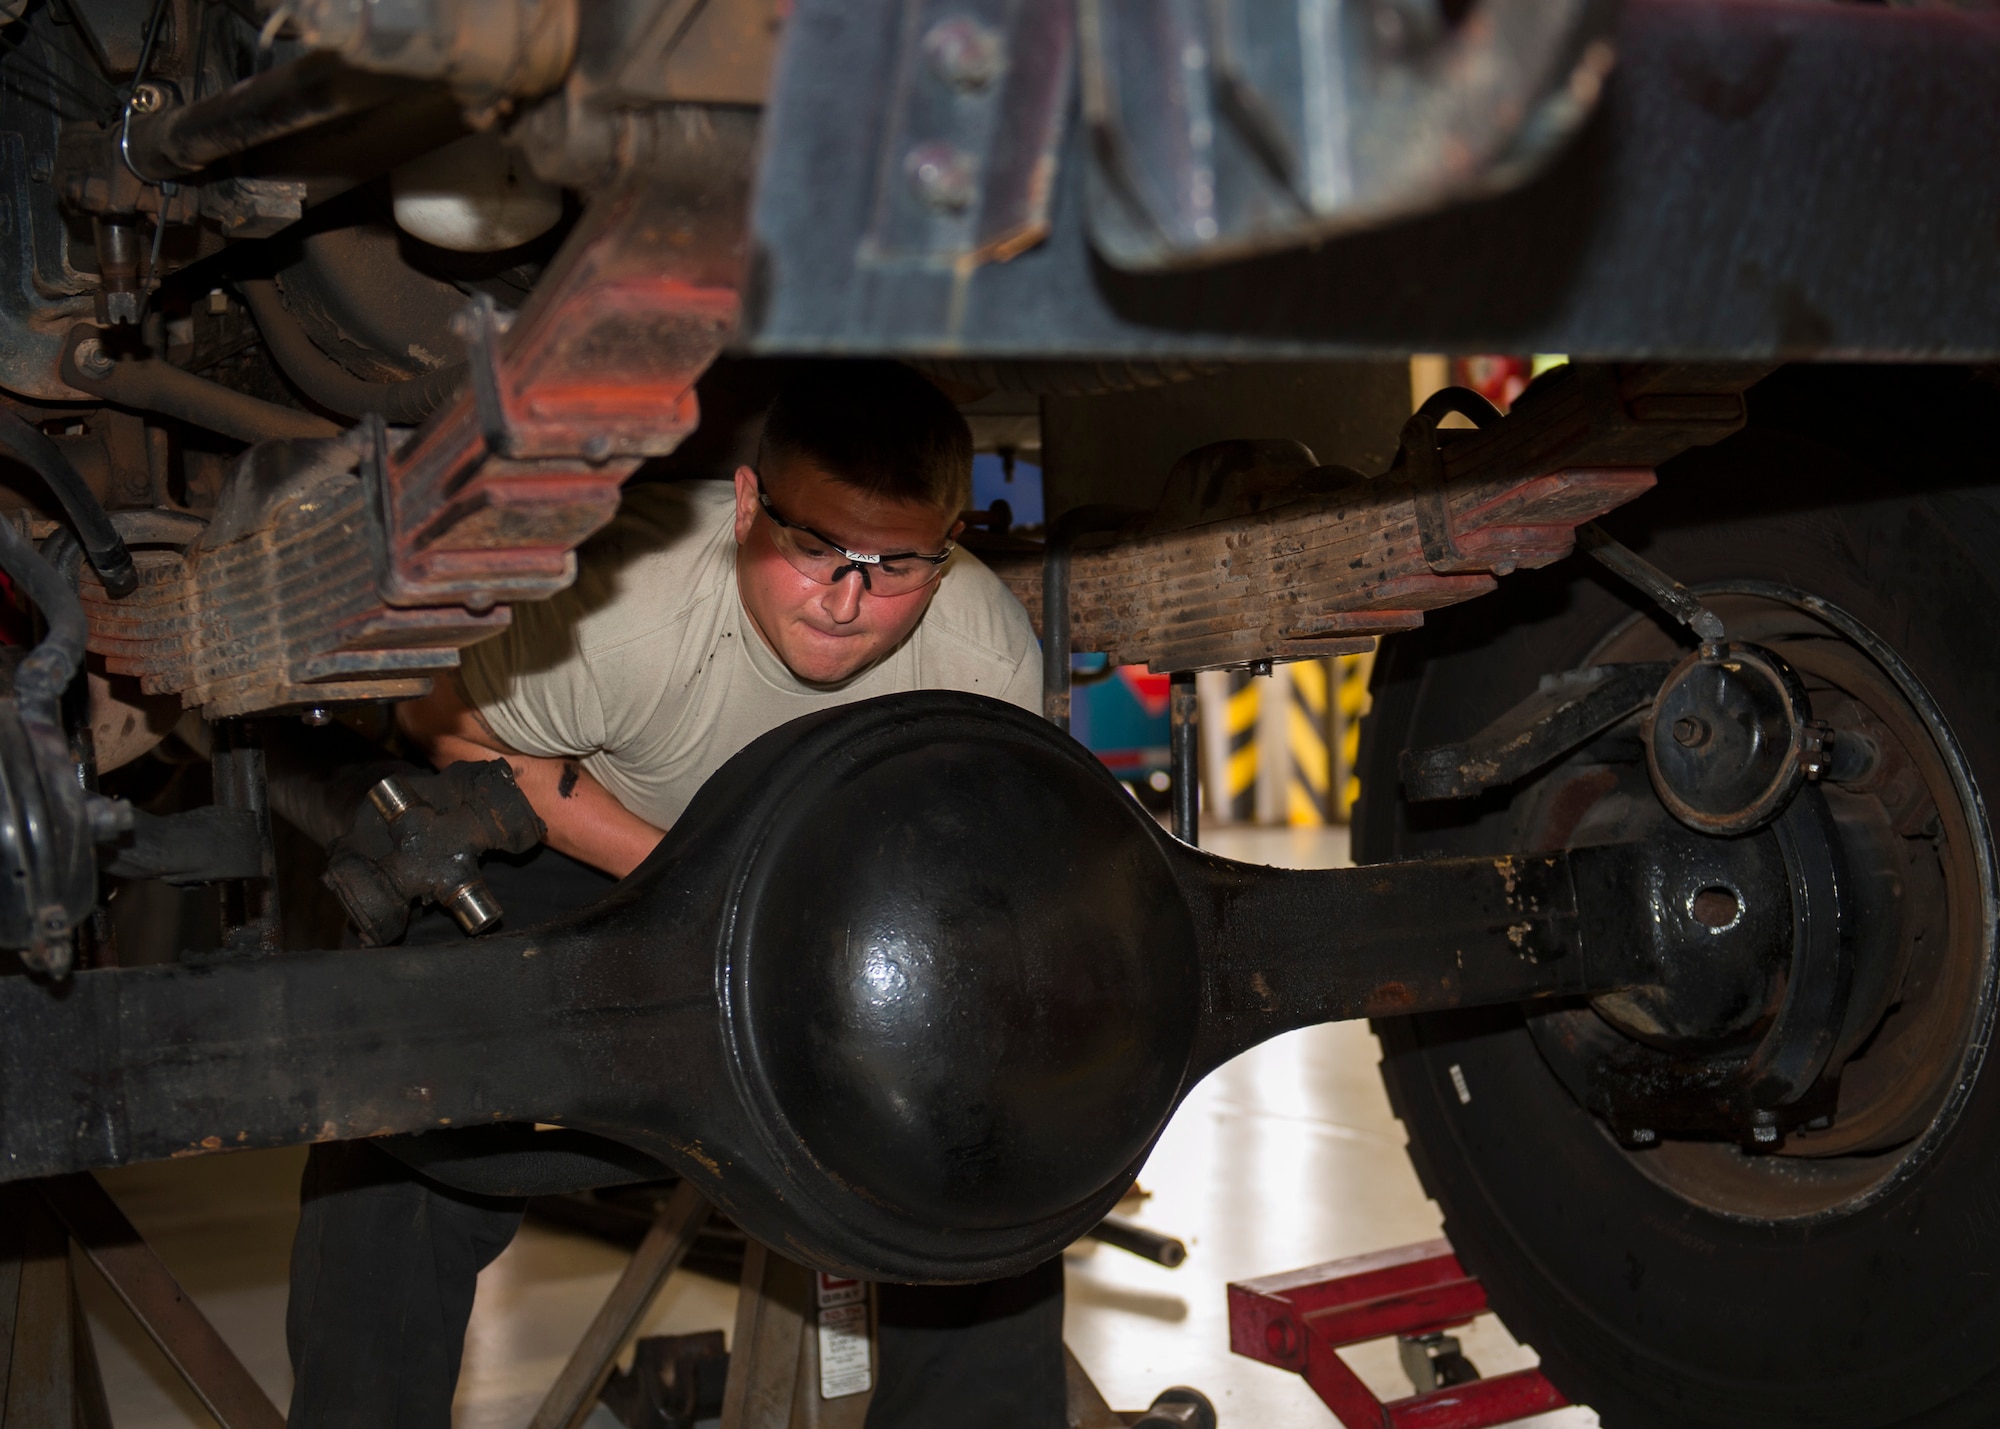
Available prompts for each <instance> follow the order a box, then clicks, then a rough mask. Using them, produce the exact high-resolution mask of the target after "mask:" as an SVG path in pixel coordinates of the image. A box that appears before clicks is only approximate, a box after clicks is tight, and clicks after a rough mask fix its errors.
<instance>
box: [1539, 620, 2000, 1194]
mask: <svg viewBox="0 0 2000 1429" xmlns="http://www.w3.org/2000/svg"><path fill="white" fill-rule="evenodd" d="M1709 599H1710V601H1711V603H1712V604H1713V605H1714V606H1715V607H1716V608H1717V609H1718V610H1720V611H1722V612H1723V613H1724V614H1725V615H1726V616H1727V617H1728V625H1729V629H1730V631H1731V633H1732V634H1734V635H1736V636H1737V637H1738V641H1737V642H1736V643H1734V644H1732V645H1731V646H1729V647H1715V646H1711V647H1708V648H1706V649H1704V650H1702V651H1698V652H1696V653H1695V654H1692V655H1685V657H1684V658H1683V659H1682V661H1681V663H1680V665H1679V666H1677V667H1676V669H1675V671H1674V674H1673V675H1672V676H1670V677H1669V679H1668V681H1667V682H1666V684H1665V686H1663V689H1662V693H1661V696H1660V698H1659V699H1658V700H1657V701H1656V703H1655V706H1654V709H1653V711H1652V712H1651V713H1650V715H1649V716H1647V717H1645V718H1643V719H1639V720H1634V721H1632V722H1631V723H1630V724H1628V725H1627V726H1626V727H1625V729H1624V730H1623V731H1622V732H1621V733H1620V734H1618V735H1616V736H1614V737H1612V738H1610V739H1607V740H1600V741H1598V743H1597V744H1596V745H1594V746H1593V747H1592V748H1590V749H1587V750H1585V751H1583V752H1582V753H1580V754H1579V755H1577V756H1575V757H1573V758H1572V759H1570V760H1569V761H1566V762H1565V763H1564V764H1562V765H1559V766H1558V767H1557V768H1556V769H1555V770H1554V771H1553V772H1552V773H1551V775H1550V776H1548V777H1546V778H1544V779H1543V780H1542V781H1541V782H1540V784H1539V785H1538V787H1537V788H1536V789H1535V791H1534V792H1533V794H1532V795H1531V796H1530V797H1529V798H1528V799H1526V800H1523V801H1522V802H1521V803H1520V804H1518V805H1517V810H1518V811H1519V812H1518V813H1517V818H1519V819H1520V820H1521V821H1522V823H1523V825H1524V827H1522V828H1521V830H1520V833H1521V835H1522V838H1521V842H1522V843H1523V844H1524V845H1526V846H1531V847H1554V846H1561V845H1578V844H1587V843H1593V842H1599V841H1605V840H1609V839H1613V838H1633V837H1641V838H1644V839H1646V840H1647V841H1648V843H1649V846H1652V847H1656V848H1657V849H1658V850H1659V854H1658V857H1657V859H1656V860H1655V863H1654V866H1653V873H1652V875H1651V876H1650V878H1649V880H1648V882H1647V886H1646V887H1644V888H1642V889H1635V890H1633V894H1634V896H1637V897H1642V898H1644V899H1646V900H1648V902H1649V903H1650V905H1651V906H1652V907H1653V908H1654V910H1655V926H1656V927H1657V929H1658V930H1659V931H1658V935H1657V936H1658V940H1659V944H1658V947H1659V951H1658V960H1659V963H1660V966H1661V969H1662V977H1661V979H1660V981H1659V983H1658V985H1657V986H1654V987H1648V988H1643V989H1639V990H1636V991H1632V992H1625V993H1620V994H1616V995H1613V996H1609V997H1602V998H1598V999H1595V1000H1594V1001H1592V1002H1591V1003H1590V1004H1588V1005H1586V1006H1574V1007H1569V1008H1563V1009H1560V1010H1556V1011H1551V1012H1546V1013H1540V1014H1537V1015H1534V1016H1531V1018H1530V1019H1529V1022H1530V1027H1531V1029H1532V1032H1533V1035H1534V1037H1535V1040H1536V1042H1537V1045H1538V1046H1539V1048H1540V1050H1541V1051H1542V1054H1543V1056H1544V1058H1545V1059H1546V1060H1547V1061H1548V1063H1549V1064H1550V1066H1551V1067H1552V1068H1553V1069H1554V1070H1555V1072H1556V1073H1557V1075H1558V1076H1559V1077H1560V1078H1561V1080H1562V1081H1563V1082H1564V1084H1565V1086H1566V1087H1567V1088H1568V1089H1569V1090H1570V1092H1571V1093H1572V1094H1573V1095H1574V1096H1575V1097H1576V1098H1577V1099H1578V1101H1579V1102H1581V1103H1582V1104H1583V1105H1585V1106H1586V1107H1588V1108H1589V1109H1590V1110H1591V1111H1593V1112H1594V1113H1595V1114H1597V1115H1598V1116H1599V1117H1600V1118H1601V1119H1602V1121H1603V1122H1604V1123H1605V1125H1606V1126H1607V1127H1608V1128H1609V1129H1610V1130H1611V1132H1612V1133H1613V1134H1614V1135H1615V1136H1617V1137H1618V1138H1619V1139H1620V1140H1621V1141H1623V1142H1624V1143H1625V1144H1626V1145H1627V1146H1628V1147H1631V1148H1632V1149H1633V1155H1634V1158H1635V1162H1636V1164H1638V1165H1639V1166H1640V1167H1642V1168H1643V1169H1644V1170H1645V1171H1646V1172H1647V1173H1648V1174H1649V1175H1650V1176H1652V1177H1654V1179H1656V1180H1660V1181H1662V1182H1663V1183H1664V1184H1667V1185H1668V1186H1669V1187H1671V1188H1672V1189H1674V1190H1675V1191H1676V1192H1678V1193H1680V1194H1682V1195H1684V1196H1686V1197H1687V1198H1689V1199H1691V1200H1694V1201H1696V1202H1698V1203H1700V1204H1702V1205H1704V1206H1706V1207H1708V1208H1710V1209H1714V1210H1718V1211H1722V1212H1724V1213H1729V1214H1737V1215H1748V1216H1751V1217H1754V1218H1789V1217H1793V1216H1797V1215H1801V1214H1805V1215H1816V1214H1825V1213H1829V1212H1833V1211H1836V1210H1839V1209H1842V1208H1847V1207H1852V1206H1856V1205H1859V1204H1863V1203H1865V1202H1866V1201H1867V1200H1869V1199H1872V1198H1873V1197H1874V1196H1875V1195H1876V1194H1879V1192H1880V1191H1881V1189H1882V1188H1883V1187H1885V1186H1887V1185H1888V1184H1890V1183H1892V1182H1893V1181H1894V1180H1895V1179H1896V1178H1897V1177H1898V1176H1899V1175H1900V1174H1902V1171H1901V1168H1902V1167H1904V1166H1905V1165H1906V1164H1914V1161H1915V1159H1916V1158H1918V1157H1920V1156H1921V1155H1922V1154H1923V1152H1924V1148H1925V1147H1927V1146H1928V1145H1930V1144H1931V1143H1932V1141H1933V1140H1934V1139H1935V1137H1936V1136H1937V1135H1938V1134H1940V1132H1941V1130H1942V1128H1943V1127H1944V1126H1945V1125H1946V1124H1947V1123H1948V1121H1949V1108H1950V1106H1951V1104H1952V1095H1953V1088H1954V1087H1955V1086H1956V1085H1958V1083H1959V1081H1960V1080H1962V1074H1963V1069H1964V1066H1965V1062H1966V1059H1967V1058H1968V1057H1970V1056H1973V1055H1976V1051H1977V1049H1976V1048H1975V1047H1974V1046H1973V1045H1972V1044H1973V1041H1974V1036H1973V1034H1974V1031H1975V1029H1976V1026H1977V1025H1978V1021H1979V1016H1980V1013H1979V1008H1980V1005H1981V999H1980V988H1981V987H1982V986H1983V985H1984V981H1985V978H1986V971H1987V950H1986V946H1985V940H1984V938H1983V937H1982V935H1981V933H1980V929H1981V928H1982V926H1983V924H1982V922H1981V919H1980V917H1979V906H1980V905H1979V893H1978V889H1979V878H1978V869H1977V865H1976V862H1975V859H1976V849H1977V848H1978V846H1979V845H1978V843H1977V840H1976V838H1975V826H1976V817H1977V816H1976V808H1975V807H1974V806H1973V805H1972V804H1971V802H1970V797H1969V795H1968V794H1967V792H1966V791H1967V789H1968V788H1969V785H1966V784H1965V781H1964V780H1963V778H1961V777H1959V776H1958V775H1956V774H1955V773H1954V770H1955V769H1956V768H1957V766H1956V765H1955V764H1954V762H1953V761H1954V759H1955V758H1956V756H1955V753H1954V746H1953V745H1952V744H1951V741H1950V735H1949V731H1948V730H1945V729H1944V728H1943V726H1942V723H1941V721H1940V720H1939V719H1938V718H1937V717H1936V715H1935V713H1934V712H1933V711H1932V710H1931V709H1930V707H1929V705H1928V702H1927V698H1926V697H1925V696H1924V694H1923V692H1922V691H1921V689H1920V688H1918V687H1917V686H1916V685H1915V682H1914V680H1912V679H1910V678H1909V677H1908V676H1907V675H1906V674H1905V673H1904V672H1902V671H1901V669H1900V667H1899V666H1898V664H1897V663H1896V661H1895V659H1894V657H1893V654H1891V653H1889V652H1888V651H1887V650H1886V648H1885V647H1883V646H1882V645H1881V644H1880V642H1879V641H1875V640H1874V639H1873V637H1872V636H1870V635H1869V634H1868V633H1867V632H1865V631H1862V630H1859V629H1858V628H1856V629H1852V630H1850V629H1847V628H1845V627H1844V626H1843V624H1842V620H1841V618H1840V617H1839V615H1838V612H1832V611H1830V610H1829V609H1828V608H1827V607H1824V606H1823V605H1819V604H1818V603H1817V602H1813V601H1812V600H1811V598H1810V597H1805V596H1800V595H1798V594H1797V593H1794V592H1782V591H1777V590H1776V589H1775V588H1771V589H1770V590H1769V591H1768V592H1767V590H1766V589H1765V588H1762V587H1759V588H1756V589H1755V591H1754V592H1752V591H1747V590H1746V591H1740V592H1738V593H1734V594H1731V593H1727V592H1722V593H1711V594H1709ZM1671 642H1672V637H1671V636H1670V635H1669V634H1668V633H1666V632H1665V631H1663V630H1661V629H1660V627H1659V626H1658V625H1657V624H1656V623H1654V622H1651V621H1644V620H1640V621H1633V622H1629V623H1628V624H1627V625H1626V626H1624V627H1623V628H1621V629H1620V630H1618V631H1616V632H1614V633H1613V634H1612V635H1611V636H1609V637H1607V638H1606V639H1605V640H1604V641H1603V642H1601V643H1600V645H1599V646H1598V648H1597V649H1596V650H1595V651H1593V652H1592V655H1591V662H1592V663H1600V662H1601V663H1617V662H1628V661H1642V660H1657V659H1659V658H1661V656H1662V655H1663V654H1671V653H1672V651H1671ZM1750 646H1756V647H1759V648H1757V649H1754V650H1752V649H1747V648H1746V647H1750ZM1683 649H1684V647H1683ZM1731 666H1733V668H1731ZM1693 721H1700V723H1699V725H1697V724H1695V723H1693ZM1794 770H1796V771H1797V772H1796V777H1795V776H1794V774H1793V772H1792V771H1794ZM1814 775H1817V776H1818V777H1817V779H1815V778H1814V777H1813V776H1814ZM1787 784H1789V785H1790V789H1791V792H1790V795H1789V798H1790V802H1789V803H1786V802H1785V795H1784V794H1783V792H1782V791H1783V790H1784V788H1785V786H1786V785H1787ZM1725 790H1726V791H1728V792H1727V793H1726V794H1725V793H1722V792H1720V791H1725ZM1774 790H1776V791H1780V792H1779V793H1778V794H1777V795H1776V796H1775V797H1774V796H1773V793H1772V791H1774ZM1774 803H1775V804H1776V805H1777V806H1778V807H1779V808H1782V810H1783V812H1782V813H1776V812H1774V811H1773V810H1772V807H1771V806H1772V805H1773V804H1774ZM1969 810H1970V811H1971V812H1969ZM1751 811H1756V812H1755V813H1752V812H1751ZM1756 814H1762V816H1763V818H1762V822H1761V823H1759V822H1757V820H1756ZM1703 822H1706V823H1708V824H1709V825H1710V826H1711V827H1716V826H1718V825H1722V826H1742V825H1746V824H1747V826H1748V827H1750V828H1751V829H1752V830H1754V831H1753V832H1748V833H1735V834H1733V835H1720V836H1717V835H1710V836H1698V835H1696V834H1694V833H1693V832H1692V830H1694V829H1696V828H1699V827H1700V826H1701V824H1702V823H1703ZM1718 833H1719V830H1718ZM1774 859H1775V860H1776V861H1777V862H1778V863H1779V864H1780V865H1782V873H1783V879H1782V884H1781V886H1784V887H1786V888H1788V890H1789V893H1788V896H1787V898H1786V899H1784V900H1778V901H1779V902H1780V903H1781V905H1782V904H1786V903H1788V904H1789V906H1777V907H1773V906H1770V904H1771V903H1772V902H1773V900H1771V899H1769V898H1768V897H1764V896H1760V895H1759V894H1758V893H1757V891H1756V890H1757V889H1758V888H1760V887H1762V888H1768V887H1771V886H1774V885H1773V874H1774V872H1776V870H1774V869H1773V868H1772V867H1771V861H1772V860H1774ZM1773 1153H1776V1154H1775V1155H1773ZM1885 1153H1887V1154H1885Z"/></svg>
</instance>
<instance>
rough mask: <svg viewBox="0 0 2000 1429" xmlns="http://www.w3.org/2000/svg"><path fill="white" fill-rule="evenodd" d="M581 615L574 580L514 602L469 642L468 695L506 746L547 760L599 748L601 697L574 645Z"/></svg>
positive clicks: (463, 676) (464, 674)
mask: <svg viewBox="0 0 2000 1429" xmlns="http://www.w3.org/2000/svg"><path fill="white" fill-rule="evenodd" d="M581 614H582V609H581V602H580V599H579V597H578V593H577V591H576V588H575V587H572V588H571V589H569V590H566V591H562V592H559V593H558V594H556V595H554V596H551V597H550V598H549V599H547V600H542V601H536V602H534V603H533V604H530V605H517V606H515V607H514V620H513V623H512V624H511V625H509V626H508V627H507V628H506V629H505V630H503V631H502V632H501V633H500V634H498V635H496V636H494V637H493V638H492V639H491V640H485V641H481V642H480V643H479V644H477V645H474V646H472V647H471V648H470V649H468V650H467V651H466V652H465V654H464V656H463V664H462V665H461V666H460V683H461V685H462V687H463V689H464V691H465V698H466V699H467V701H468V702H470V703H471V705H472V707H473V708H474V709H476V710H478V711H479V714H480V715H481V717H482V718H484V719H485V721H486V723H487V725H488V726H489V727H490V728H491V729H492V730H493V733H494V734H496V735H498V736H499V737H500V739H501V741H502V742H503V743H504V744H506V745H507V746H508V747H509V748H510V749H513V750H514V751H516V752H517V753H520V754H529V755H537V756H540V757H542V758H545V759H554V758H575V757H579V756H582V755H587V754H593V753H595V752H597V751H598V750H599V749H602V748H603V747H604V704H603V700H602V698H601V697H600V694H599V691H598V688H597V681H596V680H595V679H594V678H592V674H591V669H590V662H589V661H588V660H586V659H585V658H584V655H583V652H582V651H581V650H580V649H579V648H578V646H577V639H576V635H577V624H578V620H579V618H580V616H581Z"/></svg>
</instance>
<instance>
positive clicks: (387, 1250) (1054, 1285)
mask: <svg viewBox="0 0 2000 1429" xmlns="http://www.w3.org/2000/svg"><path fill="white" fill-rule="evenodd" d="M484 870H485V873H486V881H487V883H488V885H489V886H490V887H491V888H492V889H493V892H494V896H495V897H496V898H498V899H499V901H500V905H501V907H502V908H503V909H505V910H506V920H507V924H508V926H510V927H515V928H523V927H527V926H529V925H530V924H533V923H538V922H541V921H543V920H544V919H547V918H552V917H555V916H557V915H558V914H560V913H564V912H567V911H569V910H570V909H573V908H576V907H580V906H581V905H583V904H584V903H587V902H589V901H591V900H592V899H594V898H596V897H598V896H599V895H601V894H602V893H603V892H604V891H605V890H606V889H608V888H609V887H610V886H611V884H612V880H611V879H610V878H608V877H606V876H605V875H603V874H600V873H598V872H596V871H595V870H594V869H590V868H586V867H585V866H584V865H582V864H579V863H576V862H575V861H574V860H571V859H568V858H565V857H564V856H563V855H561V854H558V853H555V852H554V851H553V850H550V849H538V850H536V851H535V852H534V853H531V854H527V855H523V856H521V857H519V858H516V859H492V858H489V859H488V860H487V862H486V863H485V865H484ZM456 936H457V929H456V927H455V926H454V925H452V924H451V923H450V922H449V921H448V920H446V919H444V918H443V915H441V914H433V915H432V916H431V917H430V918H428V919H426V920H424V921H423V922H422V923H420V924H419V925H417V926H415V927H413V928H412V929H411V933H410V937H409V938H408V939H407V941H408V942H412V943H415V942H443V941H449V940H450V939H452V938H454V937H456ZM432 1134H433V1135H437V1134H439V1133H432ZM442 1134H444V1135H449V1134H450V1133H442ZM300 1201H301V1204H300V1208H299V1230H298V1237H297V1239H296V1240H295V1241H294V1242H293V1244H292V1288H291V1301H290V1304H289V1306H288V1307H287V1310H286V1314H285V1338H286V1344H287V1348H288V1349H289V1350H290V1352H291V1358H292V1373H293V1376H294V1385H293V1389H292V1407H291V1414H290V1416H289V1418H288V1420H287V1423H288V1425H289V1426H290V1429H449V1425H450V1423H451V1398H452V1392H453V1391H454V1390H455V1389H456V1388H457V1385H458V1365H459V1357H460V1355H461V1353H462V1352H463V1350H464V1347H465V1327H466V1323H467V1321H468V1320H469V1319H470V1317H471V1314H472V1297H473V1290H474V1287H475V1283H476V1281H477V1279H478V1276H479V1272H480V1270H481V1269H483V1268H484V1267H485V1266H487V1265H488V1264H490V1263H491V1262H492V1261H493V1259H494V1258H495V1257H496V1256H498V1255H499V1254H500V1252H501V1251H503V1250H505V1249H506V1248H507V1244H508V1242H509V1241H511V1240H512V1239H513V1237H514V1231H515V1229H516V1227H518V1226H519V1225H520V1223H521V1211H522V1207H523V1205H524V1203H523V1202H521V1201H518V1200H512V1199H507V1198H502V1197H493V1196H476V1195H472V1194H470V1193H468V1192H463V1191H456V1190H452V1189H451V1188H449V1187H446V1186H442V1185H440V1184H438V1183H437V1182H435V1181H432V1180H430V1179H429V1178H427V1177H425V1176H423V1175H421V1174H420V1173H418V1172H417V1171H416V1170H414V1169H413V1168H411V1167H409V1166H407V1165H405V1164H404V1163H403V1162H402V1161H400V1160H398V1159H397V1158H396V1157H394V1156H392V1155H390V1154H389V1153H388V1152H385V1151H383V1150H381V1149H380V1148H378V1147H376V1146H374V1145H371V1144H370V1143H368V1142H335V1143H328V1144H323V1145H319V1146H315V1147H313V1148H312V1151H311V1153H310V1154H309V1156H308V1158H307V1161H306V1174H305V1180H304V1184H303V1185H302V1186H301V1188H300ZM879 1294H880V1295H881V1341H880V1350H881V1363H880V1373H879V1375H878V1377H877V1382H876V1388H875V1398H874V1402H873V1403H872V1404H871V1406H870V1408H869V1412H868V1429H945V1426H949V1429H1062V1426H1064V1425H1066V1424H1067V1423H1068V1413H1067V1408H1066V1394H1065V1387H1064V1383H1065V1382H1064V1374H1063V1351H1062V1310H1063V1279H1062V1261H1061V1258H1060V1257H1058V1258H1057V1259H1055V1260H1052V1261H1050V1262H1049V1263H1048V1264H1046V1265H1043V1266H1040V1267H1038V1268H1037V1269H1035V1270H1032V1271H1029V1272H1028V1273H1027V1274H1026V1275H1023V1276H1018V1277H1016V1278H1014V1279H1012V1280H1002V1281H995V1282H992V1283H990V1284H986V1285H960V1286H939V1287H927V1286H910V1285H884V1286H882V1287H881V1288H880V1291H879Z"/></svg>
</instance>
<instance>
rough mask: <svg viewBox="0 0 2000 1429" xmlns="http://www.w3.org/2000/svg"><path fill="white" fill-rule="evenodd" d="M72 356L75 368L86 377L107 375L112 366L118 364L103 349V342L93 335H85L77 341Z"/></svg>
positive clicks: (109, 373)
mask: <svg viewBox="0 0 2000 1429" xmlns="http://www.w3.org/2000/svg"><path fill="white" fill-rule="evenodd" d="M73 358H74V361H75V362H76V370H77V371H78V372H81V373H82V374H83V375H84V376H86V377H109V376H110V375H111V370H112V368H114V367H116V366H117V365H118V364H117V363H116V362H114V361H113V360H112V357H111V354H110V353H108V352H106V351H105V350H104V344H103V343H102V342H100V341H98V340H97V339H96V338H94V337H87V338H85V339H84V340H83V341H82V342H80V343H78V344H77V345H76V352H75V353H74V354H73Z"/></svg>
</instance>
